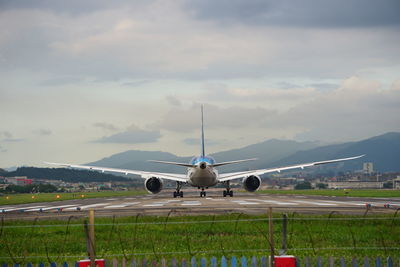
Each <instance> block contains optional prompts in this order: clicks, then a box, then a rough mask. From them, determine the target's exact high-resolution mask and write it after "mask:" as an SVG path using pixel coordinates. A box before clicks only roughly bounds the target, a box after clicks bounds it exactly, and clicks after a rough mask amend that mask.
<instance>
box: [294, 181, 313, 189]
mask: <svg viewBox="0 0 400 267" xmlns="http://www.w3.org/2000/svg"><path fill="white" fill-rule="evenodd" d="M294 189H296V190H302V189H312V186H311V183H310V182H302V183H299V184H297V185H296V186H295V187H294Z"/></svg>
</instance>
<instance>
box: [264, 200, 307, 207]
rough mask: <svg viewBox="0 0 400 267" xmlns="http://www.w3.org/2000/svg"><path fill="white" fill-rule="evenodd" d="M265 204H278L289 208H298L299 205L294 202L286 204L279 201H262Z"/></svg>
mask: <svg viewBox="0 0 400 267" xmlns="http://www.w3.org/2000/svg"><path fill="white" fill-rule="evenodd" d="M260 201H262V202H265V203H271V204H276V205H287V206H297V205H299V203H294V202H285V201H277V200H266V199H265V200H260Z"/></svg>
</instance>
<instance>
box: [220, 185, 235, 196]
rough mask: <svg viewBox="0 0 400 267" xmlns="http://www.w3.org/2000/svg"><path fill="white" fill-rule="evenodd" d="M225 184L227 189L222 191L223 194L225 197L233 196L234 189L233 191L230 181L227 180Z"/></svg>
mask: <svg viewBox="0 0 400 267" xmlns="http://www.w3.org/2000/svg"><path fill="white" fill-rule="evenodd" d="M225 185H226V190H224V191H223V192H222V193H223V196H224V197H226V196H230V197H233V191H232V190H231V188H230V185H229V181H227V182H225Z"/></svg>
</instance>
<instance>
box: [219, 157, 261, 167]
mask: <svg viewBox="0 0 400 267" xmlns="http://www.w3.org/2000/svg"><path fill="white" fill-rule="evenodd" d="M253 160H257V158H254V159H241V160H234V161H226V162H221V163H215V164H213V167H219V166H224V165H228V164H236V163H241V162H247V161H253Z"/></svg>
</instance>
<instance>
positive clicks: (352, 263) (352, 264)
mask: <svg viewBox="0 0 400 267" xmlns="http://www.w3.org/2000/svg"><path fill="white" fill-rule="evenodd" d="M351 266H352V267H358V263H357V258H356V257H354V258H353V259H352V260H351Z"/></svg>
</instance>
